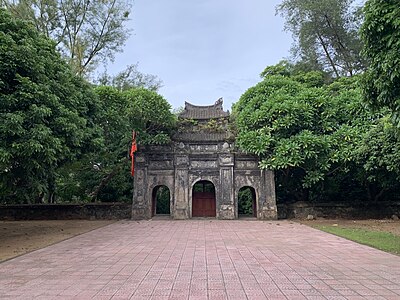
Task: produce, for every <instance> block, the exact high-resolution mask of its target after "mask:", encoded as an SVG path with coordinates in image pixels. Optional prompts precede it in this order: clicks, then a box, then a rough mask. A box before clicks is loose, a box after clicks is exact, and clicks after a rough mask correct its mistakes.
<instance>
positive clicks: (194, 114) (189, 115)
mask: <svg viewBox="0 0 400 300" xmlns="http://www.w3.org/2000/svg"><path fill="white" fill-rule="evenodd" d="M222 103H223V101H222V98H220V99H218V100H217V101H216V102H215V103H214V104H213V105H208V106H197V105H193V104H191V103H189V102H185V109H184V111H183V112H181V113H180V114H179V117H180V118H184V119H194V120H207V119H217V118H225V117H229V112H228V111H224V109H223V107H222Z"/></svg>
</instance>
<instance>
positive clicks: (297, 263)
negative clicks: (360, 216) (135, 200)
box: [0, 220, 400, 300]
mask: <svg viewBox="0 0 400 300" xmlns="http://www.w3.org/2000/svg"><path fill="white" fill-rule="evenodd" d="M0 299H374V300H375V299H396V300H398V299H400V257H398V256H395V255H391V254H387V253H384V252H382V251H379V250H374V249H372V248H369V247H366V246H362V245H358V244H356V243H353V242H350V241H347V240H345V239H342V238H339V237H336V236H333V235H329V234H327V233H323V232H320V231H317V230H315V229H312V228H309V227H307V226H305V225H300V224H297V223H292V222H289V221H273V222H262V221H217V220H189V221H168V220H153V221H140V222H136V221H120V222H117V223H114V224H111V225H108V226H106V227H103V228H100V229H96V230H94V231H91V232H88V233H85V234H83V235H80V236H77V237H74V238H71V239H69V240H66V241H63V242H61V243H58V244H55V245H52V246H49V247H47V248H44V249H41V250H38V251H34V252H31V253H29V254H26V255H23V256H20V257H17V258H15V259H12V260H9V261H6V262H4V263H1V264H0Z"/></svg>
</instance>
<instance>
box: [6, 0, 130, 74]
mask: <svg viewBox="0 0 400 300" xmlns="http://www.w3.org/2000/svg"><path fill="white" fill-rule="evenodd" d="M0 1H1V2H0V3H2V5H3V6H5V7H6V8H7V9H8V10H9V11H10V12H11V13H12V14H13V15H14V16H16V17H18V18H20V19H23V20H29V21H30V22H32V23H33V24H34V25H35V27H36V29H37V30H38V31H40V32H42V33H43V34H45V35H46V36H47V37H49V38H51V39H53V40H54V41H55V42H56V44H57V48H58V49H59V50H60V51H61V53H62V54H63V55H64V56H65V57H66V58H67V60H68V62H69V63H70V64H71V66H72V67H73V69H74V70H75V72H76V74H79V75H86V74H88V73H90V72H91V71H93V69H95V68H96V66H97V64H98V63H99V62H100V61H109V60H113V58H114V55H115V53H116V52H119V51H121V50H122V46H123V45H124V43H125V41H126V40H127V38H128V37H129V30H128V29H126V28H125V24H126V22H127V21H128V20H129V11H130V5H129V1H127V0H102V1H90V0H0Z"/></svg>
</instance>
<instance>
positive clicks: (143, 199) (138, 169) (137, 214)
mask: <svg viewBox="0 0 400 300" xmlns="http://www.w3.org/2000/svg"><path fill="white" fill-rule="evenodd" d="M147 168H148V167H147V162H146V157H145V155H144V154H141V153H136V154H135V175H134V178H133V199H132V219H133V220H141V219H150V218H151V195H147V194H148V193H147V189H148V180H147ZM149 197H150V199H149Z"/></svg>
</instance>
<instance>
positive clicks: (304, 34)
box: [277, 0, 365, 77]
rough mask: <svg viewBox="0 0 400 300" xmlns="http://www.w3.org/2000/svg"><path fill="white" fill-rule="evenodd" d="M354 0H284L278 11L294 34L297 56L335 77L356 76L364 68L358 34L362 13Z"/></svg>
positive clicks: (304, 63)
mask: <svg viewBox="0 0 400 300" xmlns="http://www.w3.org/2000/svg"><path fill="white" fill-rule="evenodd" d="M353 3H354V0H323V1H315V0H283V1H282V3H281V4H280V5H278V7H277V12H278V13H280V14H281V15H282V16H283V17H284V18H285V19H286V26H285V28H286V30H288V31H291V32H292V34H293V37H294V38H295V42H294V46H293V48H292V51H293V54H294V56H295V57H296V58H300V61H301V62H302V64H303V66H304V67H305V68H306V69H311V70H326V71H329V72H331V73H333V75H334V76H335V77H340V76H353V75H354V74H357V73H360V72H361V71H363V70H364V68H365V62H364V61H363V59H362V57H361V56H360V51H361V47H362V46H361V42H360V38H359V34H358V30H359V24H360V21H361V17H362V15H361V14H360V9H359V8H355V9H353Z"/></svg>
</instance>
